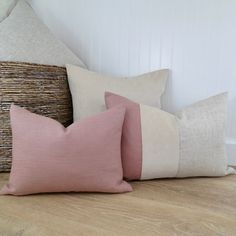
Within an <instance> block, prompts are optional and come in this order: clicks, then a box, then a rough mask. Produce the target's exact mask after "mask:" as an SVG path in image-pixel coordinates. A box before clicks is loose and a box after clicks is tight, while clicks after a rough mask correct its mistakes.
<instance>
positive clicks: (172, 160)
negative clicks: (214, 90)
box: [105, 92, 235, 180]
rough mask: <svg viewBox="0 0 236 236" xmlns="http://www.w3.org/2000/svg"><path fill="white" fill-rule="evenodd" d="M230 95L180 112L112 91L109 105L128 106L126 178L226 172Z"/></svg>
mask: <svg viewBox="0 0 236 236" xmlns="http://www.w3.org/2000/svg"><path fill="white" fill-rule="evenodd" d="M226 97H227V96H226V94H225V93H223V94H219V95H217V96H213V97H211V98H208V99H206V100H203V101H200V102H198V103H196V104H193V105H192V106H189V107H187V108H185V109H183V110H182V111H180V112H179V113H178V114H177V115H173V114H170V113H167V112H165V111H162V110H160V109H158V108H155V107H151V106H146V105H142V104H138V103H135V102H133V101H131V100H129V99H127V98H125V97H121V96H119V95H116V94H113V93H109V92H107V93H106V94H105V101H106V105H107V108H112V107H115V106H117V105H121V104H122V106H124V107H125V108H126V113H125V120H124V125H123V134H122V145H121V147H122V162H123V170H124V177H125V178H126V179H129V180H133V179H155V178H173V177H193V176H223V175H227V174H230V173H234V172H235V171H234V170H233V169H232V168H230V167H227V157H226V155H225V151H224V131H225V130H224V127H225V110H226V109H225V108H226V102H227V99H226Z"/></svg>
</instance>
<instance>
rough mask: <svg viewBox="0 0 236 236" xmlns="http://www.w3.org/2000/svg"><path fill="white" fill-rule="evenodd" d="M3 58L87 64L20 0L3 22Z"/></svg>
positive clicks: (0, 51) (0, 35)
mask: <svg viewBox="0 0 236 236" xmlns="http://www.w3.org/2000/svg"><path fill="white" fill-rule="evenodd" d="M0 61H22V62H30V63H39V64H49V65H57V66H65V64H66V63H74V64H76V65H80V66H84V64H83V62H82V61H81V60H80V59H79V58H78V57H77V56H75V55H74V54H73V53H72V52H71V51H70V50H69V49H68V48H67V47H66V46H65V45H64V44H63V43H62V42H60V41H59V40H58V39H56V38H55V37H54V35H53V34H52V33H51V32H50V31H49V29H48V28H47V27H46V26H45V25H44V24H43V23H42V22H41V21H40V20H39V19H38V17H37V16H36V15H35V13H34V11H33V10H32V8H31V7H30V6H29V5H28V4H27V3H26V2H25V1H24V0H20V1H19V2H18V3H17V5H16V6H15V8H14V9H13V10H12V12H11V14H10V15H9V16H8V17H7V18H6V19H5V20H4V21H3V22H2V23H1V24H0Z"/></svg>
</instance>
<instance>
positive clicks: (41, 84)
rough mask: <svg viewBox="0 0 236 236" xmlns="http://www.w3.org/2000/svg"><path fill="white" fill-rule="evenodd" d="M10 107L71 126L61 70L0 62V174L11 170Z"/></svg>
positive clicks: (63, 74)
mask: <svg viewBox="0 0 236 236" xmlns="http://www.w3.org/2000/svg"><path fill="white" fill-rule="evenodd" d="M11 103H14V104H16V105H19V106H21V107H24V108H26V109H28V110H30V111H31V112H34V113H36V114H39V115H43V116H47V117H50V118H53V119H55V120H57V121H59V122H60V123H62V124H63V125H64V126H68V125H70V124H71V123H72V120H73V113H72V102H71V94H70V90H69V86H68V81H67V74H66V69H65V68H64V67H58V66H50V65H39V64H31V63H22V62H0V172H8V171H10V169H11V160H12V150H11V149H12V135H11V127H10V117H9V110H10V106H11Z"/></svg>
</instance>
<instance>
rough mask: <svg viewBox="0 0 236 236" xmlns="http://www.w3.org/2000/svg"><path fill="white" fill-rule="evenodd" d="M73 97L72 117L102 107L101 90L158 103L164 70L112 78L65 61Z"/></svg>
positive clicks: (102, 95)
mask: <svg viewBox="0 0 236 236" xmlns="http://www.w3.org/2000/svg"><path fill="white" fill-rule="evenodd" d="M66 69H67V74H68V80H69V85H70V90H71V94H72V100H73V108H74V120H78V119H81V118H85V117H88V116H91V115H94V114H96V113H98V112H100V111H103V110H105V102H104V93H105V91H110V92H114V93H116V94H119V95H122V96H125V97H127V98H129V99H132V100H134V101H136V102H139V103H143V104H147V105H150V106H155V107H159V108H160V107H161V101H160V98H161V95H162V93H163V92H164V90H165V84H166V80H167V77H168V70H166V69H165V70H158V71H154V72H151V73H147V74H144V75H140V76H135V77H132V78H125V77H123V78H114V77H111V76H105V75H101V74H98V73H95V72H91V71H88V70H86V69H83V68H80V67H78V66H73V65H66Z"/></svg>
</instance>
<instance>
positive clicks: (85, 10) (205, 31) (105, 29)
mask: <svg viewBox="0 0 236 236" xmlns="http://www.w3.org/2000/svg"><path fill="white" fill-rule="evenodd" d="M31 3H32V6H33V7H34V9H35V10H36V12H37V14H38V15H39V16H40V17H41V19H43V21H44V22H45V23H46V24H47V25H48V26H49V27H50V28H51V29H52V30H53V31H54V33H55V34H56V35H58V36H59V37H60V38H61V39H62V40H63V41H64V42H65V43H66V44H67V45H68V46H69V47H70V48H71V49H72V50H73V51H74V52H75V53H77V54H78V55H79V56H80V57H81V58H82V59H83V60H84V62H85V63H86V64H87V65H88V67H89V68H90V69H91V70H95V71H99V72H103V73H108V74H113V75H135V74H140V73H144V72H148V71H152V70H155V69H159V68H163V67H165V68H170V69H171V70H172V73H171V77H170V80H169V84H168V89H167V93H166V95H165V97H164V104H165V106H164V108H165V109H166V110H168V111H176V110H178V109H180V108H181V107H183V106H185V105H188V104H191V103H193V102H195V101H197V100H199V99H203V98H206V97H208V96H210V95H213V94H216V93H220V92H222V91H229V117H228V125H227V137H228V139H227V140H228V143H229V151H230V159H231V162H232V161H233V159H234V161H235V163H236V25H235V22H236V1H235V0H60V1H58V0H50V1H48V0H40V1H39V0H31Z"/></svg>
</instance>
